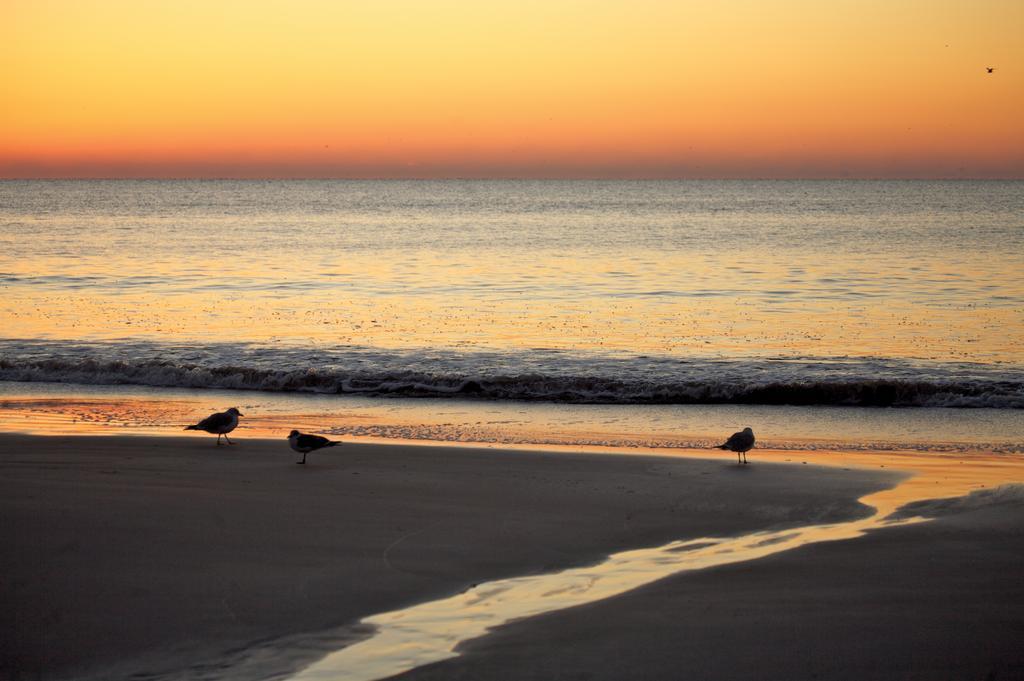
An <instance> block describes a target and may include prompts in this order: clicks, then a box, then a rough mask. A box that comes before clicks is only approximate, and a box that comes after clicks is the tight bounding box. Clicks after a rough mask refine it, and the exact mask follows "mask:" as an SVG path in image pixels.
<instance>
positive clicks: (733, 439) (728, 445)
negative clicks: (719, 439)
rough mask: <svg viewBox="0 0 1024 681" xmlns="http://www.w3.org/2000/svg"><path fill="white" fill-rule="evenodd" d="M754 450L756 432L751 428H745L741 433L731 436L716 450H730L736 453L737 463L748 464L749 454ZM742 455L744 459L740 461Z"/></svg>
mask: <svg viewBox="0 0 1024 681" xmlns="http://www.w3.org/2000/svg"><path fill="white" fill-rule="evenodd" d="M753 448H754V431H753V430H751V429H750V428H744V429H743V430H742V431H741V432H739V433H733V434H732V435H730V436H729V439H728V440H726V441H725V443H724V444H720V445H718V447H716V449H728V450H729V451H731V452H736V463H746V462H747V452H749V451H750V450H751V449H753ZM741 455H742V457H743V459H742V460H741V459H740V456H741Z"/></svg>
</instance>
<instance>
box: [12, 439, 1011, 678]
mask: <svg viewBox="0 0 1024 681" xmlns="http://www.w3.org/2000/svg"><path fill="white" fill-rule="evenodd" d="M691 454H692V453H691ZM791 454H792V453H788V454H781V453H780V454H772V453H769V452H761V453H759V460H756V463H754V464H752V465H751V466H748V467H738V466H736V465H735V463H734V461H735V460H734V459H733V458H731V456H730V455H728V454H724V453H723V454H722V455H719V454H717V453H713V454H707V453H705V454H704V456H709V457H713V458H707V459H700V458H691V457H656V456H641V455H628V456H622V455H609V454H574V453H566V452H527V451H510V450H500V449H473V448H466V447H422V446H413V445H370V444H346V445H345V446H343V447H341V448H336V449H334V450H331V451H330V452H329V453H324V454H314V455H313V456H311V463H310V464H309V465H307V466H304V467H303V466H296V465H295V464H294V453H293V452H291V451H290V450H288V449H287V446H286V444H285V443H284V442H283V441H270V440H247V439H243V440H241V441H240V443H239V444H238V445H236V446H234V447H215V446H214V445H213V443H212V441H211V440H210V439H208V438H199V437H193V438H180V437H148V438H147V437H51V438H45V437H33V436H19V435H3V436H0V470H2V475H0V504H2V509H3V510H2V517H3V519H4V522H3V524H2V529H0V531H2V541H3V545H4V546H5V547H6V550H5V551H4V552H3V554H2V555H3V557H2V559H0V560H2V566H0V567H2V573H3V575H4V580H3V582H2V586H0V601H2V604H3V607H0V639H2V640H3V642H4V643H3V647H2V653H0V676H2V677H3V678H10V679H21V678H31V679H36V678H38V679H69V678H108V679H109V678H127V677H129V676H133V675H144V677H145V678H211V679H212V678H257V677H258V678H285V677H286V676H287V674H288V673H290V672H294V671H297V670H299V669H301V668H303V667H305V666H306V665H308V664H310V663H311V662H313V661H315V660H316V659H317V658H320V657H322V656H323V655H325V654H326V653H329V652H331V651H333V650H335V649H337V648H341V647H343V646H344V645H345V642H346V640H352V641H354V640H358V639H359V638H363V637H365V636H366V635H367V634H368V631H367V630H366V627H360V626H359V625H358V623H359V620H360V619H362V618H364V617H366V616H369V615H373V614H375V613H380V612H385V611H389V610H394V609H397V608H402V607H405V606H409V605H413V604H416V603H420V602H423V601H428V600H431V599H436V598H442V597H445V596H449V595H451V594H456V593H459V592H461V591H464V590H466V589H467V588H470V587H472V586H473V585H475V584H478V583H480V582H483V581H487V580H494V579H500V578H505V577H512V576H518V575H528V574H537V573H544V572H553V571H558V570H561V569H564V568H567V567H572V566H580V565H587V564H589V563H593V562H595V561H598V560H600V559H601V558H603V557H604V556H606V555H608V554H610V553H613V552H616V551H622V550H626V549H633V548H643V547H650V546H657V545H660V544H664V543H666V542H669V541H672V540H678V539H688V538H698V537H707V536H719V537H720V536H731V535H739V534H743V533H749V532H754V531H757V530H763V529H770V528H771V529H777V528H784V527H797V526H803V525H808V524H815V523H831V522H842V521H846V520H852V519H855V518H863V517H865V516H868V515H870V514H871V509H870V508H869V507H868V506H866V505H864V504H862V503H859V502H858V501H857V500H858V499H859V498H861V497H865V498H866V500H871V499H872V498H873V497H872V495H875V497H878V496H879V495H882V496H884V495H886V494H889V495H892V494H893V493H894V492H892V491H891V490H892V489H893V488H894V487H896V486H897V485H898V484H899V483H906V481H907V480H908V473H905V472H900V471H898V470H896V469H895V465H898V464H899V459H898V458H895V459H894V457H892V456H891V455H886V456H885V457H882V458H879V459H872V458H871V457H870V456H867V455H853V456H856V457H858V458H857V460H858V461H859V462H861V463H862V464H863V466H864V467H851V466H846V465H845V464H846V462H845V461H843V460H839V459H836V460H830V461H832V463H836V464H838V465H833V466H829V467H825V466H817V465H805V464H804V463H803V461H790V462H789V463H786V462H785V460H786V459H788V458H791ZM805 458H806V457H805ZM773 459H774V460H775V461H774V462H773V461H772V460H773ZM880 461H888V462H889V466H888V467H887V468H884V469H883V468H882V466H885V465H886V464H885V463H880ZM812 463H813V462H812ZM989 465H990V466H991V469H990V470H989V473H988V475H989V478H985V480H987V481H988V482H991V481H992V480H999V479H1003V478H1005V477H1006V475H1007V474H1006V471H1005V470H1004V469H1005V467H1006V466H1007V465H1012V462H1011V464H1006V462H1005V461H1004V462H1000V461H996V462H995V463H992V462H989ZM907 467H909V466H907V465H905V466H904V468H907ZM925 468H926V467H925ZM973 468H974V469H977V468H978V467H977V466H974V467H973ZM922 470H924V469H922ZM943 471H944V472H945V473H950V475H949V476H945V477H944V478H943V479H948V480H950V481H952V482H951V484H952V486H953V487H952V488H950V489H953V488H955V489H957V490H959V491H964V490H965V489H967V487H969V486H971V485H973V486H974V487H975V488H979V485H980V483H978V480H979V479H981V478H978V477H977V476H974V477H972V476H969V475H968V476H963V475H960V476H957V475H952V473H960V472H962V471H963V464H958V463H956V462H955V461H950V462H948V465H947V466H946V468H945V469H943ZM928 475H929V474H926V475H922V474H920V473H919V474H918V475H917V477H916V478H914V480H919V481H922V482H924V483H927V484H933V483H937V480H938V478H939V477H942V476H938V475H936V473H935V471H932V473H931V474H930V475H931V477H933V478H936V480H935V481H933V480H930V479H928ZM982 477H984V476H982ZM971 481H973V482H971ZM919 486H920V485H919ZM908 487H909V488H911V489H913V484H909V485H908V484H903V485H901V486H900V487H898V488H897V489H900V490H902V489H907V488H908ZM989 488H990V487H987V488H986V489H989ZM937 489H941V490H943V491H945V490H946V488H944V487H940V486H937ZM912 494H913V495H914V496H917V497H921V495H922V492H921V491H920V489H917V490H916V491H913V492H912ZM937 496H943V494H937ZM946 496H948V495H946ZM1018 499H1019V497H1017V496H1015V495H1013V494H1008V495H1003V496H1000V497H999V499H998V503H994V504H993V503H982V504H976V506H977V508H973V507H972V508H968V509H966V510H964V509H958V508H956V507H954V508H952V509H950V508H943V509H939V510H936V509H933V508H931V507H928V508H925V509H922V511H921V512H922V513H925V514H939V515H940V517H939V519H938V520H935V521H933V522H930V523H926V524H920V525H913V526H909V527H900V528H893V529H886V530H883V531H880V532H877V533H874V534H872V535H869V536H868V537H864V538H860V539H855V540H851V541H842V542H830V543H827V544H823V545H815V546H812V547H807V548H805V549H801V550H798V551H791V552H784V553H781V554H777V555H776V556H772V557H769V558H767V559H763V560H760V561H754V562H749V563H739V564H736V565H732V566H725V567H722V568H716V569H711V570H707V571H703V572H699V573H688V574H686V575H683V576H679V577H675V578H670V579H666V580H662V581H660V582H656V583H655V584H652V585H650V586H648V587H645V588H643V589H640V590H637V591H633V592H629V593H627V594H625V595H623V596H620V597H617V598H612V599H608V600H606V601H602V602H598V603H594V604H590V605H587V606H584V607H581V608H573V609H570V610H567V611H563V612H558V613H553V614H550V615H546V616H543V617H539V618H531V619H528V620H524V621H521V622H515V623H512V624H510V625H508V626H506V627H502V628H500V629H499V630H498V631H497V633H495V634H493V635H489V636H487V637H484V638H482V639H479V640H477V641H473V642H471V643H469V644H467V645H464V646H462V647H461V648H460V652H463V653H464V654H463V655H462V656H461V657H459V658H457V659H453V660H449V661H446V662H442V663H439V664H436V665H431V666H428V667H425V668H422V669H418V670H414V671H412V672H409V673H408V674H407V676H408V677H409V678H439V679H440V678H467V679H469V678H509V679H520V678H538V679H539V678H566V679H568V678H572V679H577V678H608V679H615V678H619V679H621V678H636V679H641V678H644V679H646V678H651V679H656V678H670V677H672V676H674V675H675V674H676V673H678V672H679V670H681V669H688V670H694V671H695V672H697V671H699V673H698V676H699V677H700V678H723V679H724V678H782V677H787V678H812V677H813V678H836V679H838V678H852V677H855V676H857V677H860V678H863V677H865V676H867V677H871V678H883V677H884V678H918V677H917V676H913V674H918V673H925V676H927V677H929V678H937V677H935V676H934V675H930V674H928V673H926V672H929V671H937V670H943V669H946V667H947V666H948V665H952V667H951V668H952V669H955V670H957V673H956V674H955V675H954V676H951V677H950V678H986V677H985V674H987V673H989V671H993V670H994V671H995V672H997V673H998V676H994V677H991V678H999V679H1003V678H1013V675H1014V674H1018V675H1019V674H1020V673H1021V669H1022V668H1021V666H1020V665H1021V661H1022V657H1024V656H1022V655H1021V654H1020V653H1019V652H1017V648H1018V647H1019V646H1017V645H1016V643H1017V642H1018V641H1019V634H1020V633H1021V630H1022V628H1024V620H1022V618H1021V617H1020V616H1019V612H1020V611H1021V608H1020V606H1021V605H1024V589H1022V587H1021V584H1022V581H1021V580H1020V577H1021V574H1022V573H1021V570H1020V567H1019V564H1018V563H1017V562H1016V560H1017V557H1019V555H1021V554H1020V549H1021V548H1024V534H1022V532H1021V529H1022V521H1021V520H1020V518H1021V514H1020V510H1021V508H1022V505H1021V504H1020V503H1018V501H1017V500H1018ZM954 639H955V645H951V642H953V641H954ZM252 651H263V653H259V654H257V655H256V656H255V658H254V654H253V653H252ZM968 652H970V653H971V654H968ZM868 653H870V654H868ZM254 659H255V662H254ZM954 662H956V664H953V663H954ZM246 665H248V666H246ZM253 665H255V666H253ZM957 665H959V666H957ZM254 670H258V673H257V672H256V671H254ZM765 670H771V673H769V674H768V675H767V676H765V675H764V674H765ZM883 671H884V672H885V673H884V674H883V673H881V672H883ZM886 674H888V676H886ZM908 674H910V676H908ZM921 678H924V677H921Z"/></svg>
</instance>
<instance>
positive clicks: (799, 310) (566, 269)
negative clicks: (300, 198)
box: [0, 252, 1024, 362]
mask: <svg viewBox="0 0 1024 681" xmlns="http://www.w3.org/2000/svg"><path fill="white" fill-rule="evenodd" d="M447 257H448V262H442V261H438V262H434V261H433V260H432V259H431V258H429V257H426V258H421V259H419V260H417V261H416V262H415V263H412V264H411V263H410V262H402V261H392V260H389V259H388V258H381V257H378V256H376V255H374V254H359V253H349V254H346V255H345V258H344V263H343V264H339V265H338V266H337V267H338V270H337V271H336V272H332V271H331V269H330V267H328V268H326V269H318V270H317V276H318V277H324V278H326V279H327V280H329V279H330V277H332V276H334V275H339V276H341V275H344V276H348V277H351V278H352V280H358V284H359V287H360V288H359V290H352V291H348V292H346V291H345V290H344V289H339V288H337V287H333V288H332V287H326V288H322V289H318V288H299V287H296V288H295V289H293V290H290V289H288V288H287V287H286V286H285V287H283V288H281V290H280V291H274V292H270V293H268V292H267V291H266V290H262V291H260V292H258V293H254V292H253V291H248V290H239V291H234V292H233V291H227V292H225V291H224V290H221V289H218V288H216V287H215V288H214V289H213V290H208V291H203V290H199V288H200V287H197V289H196V290H182V291H170V292H167V291H164V290H161V289H156V290H153V289H150V288H147V287H138V288H132V287H127V286H126V287H125V288H124V289H123V290H120V291H117V292H116V293H115V292H106V291H100V292H94V291H92V290H90V288H89V287H87V286H86V287H82V288H81V289H80V290H79V291H69V290H67V289H64V290H48V289H46V288H45V287H34V288H27V287H20V288H19V289H17V290H16V292H15V293H14V294H13V295H4V296H3V297H2V298H0V318H2V319H4V327H5V328H4V335H5V336H6V337H9V338H48V339H61V340H75V339H79V340H82V339H91V340H110V339H120V338H126V337H132V338H143V339H145V338H155V339H167V338H178V339H207V340H216V341H245V342H255V343H265V342H285V343H313V344H320V343H322V344H333V345H356V346H365V347H375V348H391V349H395V348H417V347H425V346H432V347H447V348H458V349H461V350H472V349H474V348H479V349H514V350H528V349H535V348H545V349H552V350H571V351H597V352H628V353H635V354H646V353H651V354H669V355H671V354H680V355H682V354H685V353H699V354H705V355H707V354H723V355H744V354H747V355H749V354H754V353H766V354H768V355H774V356H787V355H832V356H891V357H915V358H921V359H945V360H950V359H952V360H957V359H962V358H965V357H970V358H976V359H977V358H983V359H984V360H985V361H1010V362H1024V340H1022V338H1021V336H1020V335H1019V334H1014V333H1009V332H1007V330H1009V329H1014V328H1019V326H1020V323H1021V322H1020V311H1019V310H1018V309H1016V308H1014V307H1011V306H994V305H974V304H969V303H967V302H964V301H961V302H957V303H953V304H948V305H934V306H922V305H920V304H919V303H917V302H915V301H913V300H909V299H907V300H901V299H900V298H899V297H892V296H891V295H886V297H885V300H884V304H880V303H878V302H875V301H873V300H872V299H871V298H865V299H864V300H865V302H864V303H863V304H858V303H856V302H853V303H851V302H850V300H849V299H847V300H843V301H837V300H836V299H834V298H830V297H828V295H827V288H822V293H823V294H824V295H823V297H822V298H820V299H813V298H802V299H799V300H794V299H792V298H786V297H783V296H781V295H780V297H779V298H778V300H777V301H776V303H775V304H772V303H770V301H769V302H768V303H766V302H765V294H764V293H763V290H759V289H763V288H764V287H770V286H773V285H783V284H782V283H781V282H784V281H785V279H786V276H787V268H789V267H791V264H790V263H788V262H787V261H786V260H785V259H783V258H773V257H771V255H767V256H766V257H765V258H763V259H762V260H761V261H760V262H757V263H754V262H750V263H744V262H742V261H740V262H739V265H738V266H737V267H740V266H746V267H756V268H757V274H744V273H742V272H738V271H737V272H733V273H729V272H728V270H723V265H724V263H725V261H727V259H728V258H730V257H732V256H731V255H730V254H725V255H724V256H721V257H718V256H708V257H694V256H693V255H691V254H684V253H681V254H666V255H665V256H664V257H662V258H661V259H654V258H652V259H651V260H650V261H649V262H645V263H641V264H640V265H633V266H632V267H633V269H634V270H640V271H642V275H643V282H642V285H644V286H651V285H655V284H658V283H660V285H662V286H664V287H666V289H667V290H666V292H665V295H648V293H650V292H648V291H639V292H638V295H629V289H628V287H625V286H624V290H625V291H626V294H624V295H616V296H610V297H609V296H603V295H601V293H600V292H595V291H597V287H599V286H601V285H604V283H605V281H606V280H605V279H603V278H602V277H604V276H605V273H607V272H609V271H612V270H614V269H615V268H616V266H617V265H618V266H619V267H621V263H617V262H616V261H615V259H614V258H612V257H610V256H609V257H604V256H602V257H598V258H594V257H580V258H557V259H556V258H553V257H545V256H543V255H536V256H535V257H534V258H533V260H532V261H531V262H527V263H524V262H521V261H518V260H516V259H514V258H508V257H506V256H505V254H499V255H497V256H494V257H488V255H487V254H486V253H482V252H478V253H469V254H465V255H459V254H455V253H453V254H451V255H450V256H447ZM6 266H7V267H8V268H9V270H10V272H11V274H13V275H14V276H26V277H30V276H32V275H33V274H36V273H40V272H55V273H59V272H61V271H62V269H63V268H66V267H67V264H66V263H62V262H60V261H59V259H54V260H53V261H52V262H49V261H47V259H46V258H43V259H41V260H39V261H31V260H30V261H12V262H10V263H8V264H7V265H6ZM191 266H192V265H191V264H190V263H189V262H188V261H184V262H177V263H171V264H161V263H160V262H154V263H152V264H150V263H148V262H147V263H145V265H144V266H143V265H140V263H139V262H138V261H137V260H136V259H135V258H134V254H124V255H116V254H115V255H112V256H111V258H110V259H109V261H108V262H96V263H84V264H76V265H75V270H74V272H73V274H75V275H76V276H83V277H87V276H89V275H98V276H104V277H116V276H118V275H119V273H123V274H124V275H125V276H127V275H138V276H150V277H153V278H154V280H159V279H161V278H164V277H165V275H166V278H167V279H168V280H172V279H173V277H172V276H170V275H172V274H179V273H180V270H182V268H186V269H187V268H188V267H191ZM201 266H203V267H205V266H207V263H202V264H201ZM196 267H199V265H196ZM262 267H263V266H262V264H253V265H246V264H244V263H243V264H240V265H239V264H233V263H231V262H225V265H224V268H218V267H216V266H215V265H213V266H212V268H213V269H211V270H210V272H211V273H212V272H216V273H217V276H218V277H221V278H223V280H225V281H227V280H231V281H240V282H262V281H265V280H266V274H267V273H266V271H265V270H264V269H262ZM924 267H925V270H926V271H924V272H922V273H921V274H919V275H918V276H919V277H920V278H921V279H927V278H928V276H929V273H928V272H927V264H924ZM960 268H961V269H960V271H959V276H962V277H963V278H964V280H965V281H973V280H977V281H981V280H982V279H983V278H984V277H985V276H987V275H988V273H987V272H985V271H983V270H981V269H980V268H978V269H977V271H972V270H970V269H967V268H965V267H963V266H962V265H961V266H960ZM531 271H534V272H535V273H536V274H535V277H536V281H537V282H538V285H539V286H543V285H544V284H547V283H551V284H553V285H552V286H550V291H552V292H558V293H560V296H561V297H555V298H544V297H537V296H533V295H523V294H522V293H521V292H519V290H518V288H517V287H518V286H519V285H521V284H522V283H523V282H524V281H529V279H530V277H531V274H530V272H531ZM479 273H486V276H480V277H477V275H478V274H479ZM552 273H557V276H558V277H559V279H558V281H557V282H546V281H545V278H546V277H551V276H553V274H552ZM833 273H834V269H830V267H829V265H828V264H823V265H821V266H820V269H819V270H814V269H809V270H808V272H807V273H806V275H805V276H806V277H807V279H808V280H813V279H815V278H819V277H826V276H828V275H829V274H833ZM936 276H938V273H936ZM881 279H882V278H881V277H880V280H881ZM503 281H516V282H518V284H517V286H513V287H511V288H510V290H509V291H508V292H507V293H501V292H500V291H498V292H495V291H494V287H495V286H498V285H500V284H501V282H503ZM403 282H408V286H409V288H404V286H403ZM460 282H464V283H465V285H464V286H461V290H460ZM287 283H289V282H288V281H287V280H286V279H282V284H287ZM1001 283H1002V284H1003V285H1004V286H1006V285H1007V284H1008V282H1007V281H1003V282H1001ZM554 284H558V285H563V284H564V288H563V289H562V291H559V286H557V285H554ZM877 285H880V284H877ZM1013 285H1014V286H1015V287H1016V288H1015V289H1012V290H1010V289H1006V290H1005V293H1006V295H1007V296H1010V297H1014V298H1017V299H1020V298H1022V297H1024V280H1019V281H1017V283H1016V284H1013ZM857 286H858V288H860V289H862V290H864V291H865V292H867V293H869V294H871V293H873V292H875V289H874V288H873V287H875V286H876V283H875V282H871V281H865V282H863V283H862V284H857ZM413 287H416V288H419V289H421V290H420V291H417V290H415V288H413ZM683 287H686V288H683ZM702 290H706V293H707V295H703V294H702ZM878 292H879V293H886V292H885V291H881V290H879V291H878ZM403 293H407V295H401V294H403ZM680 294H681V295H680Z"/></svg>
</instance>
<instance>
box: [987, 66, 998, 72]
mask: <svg viewBox="0 0 1024 681" xmlns="http://www.w3.org/2000/svg"><path fill="white" fill-rule="evenodd" d="M995 70H996V67H994V66H986V67H985V71H986V72H987V73H993V72H994V71H995Z"/></svg>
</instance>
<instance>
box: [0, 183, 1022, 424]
mask: <svg viewBox="0 0 1024 681" xmlns="http://www.w3.org/2000/svg"><path fill="white" fill-rule="evenodd" d="M1022 273H1024V183H1022V182H1013V181H1007V182H996V181H984V182H971V181H969V182H923V181H922V182H916V181H912V182H881V181H880V182H866V181H811V182H803V181H792V182H779V181H767V182H750V181H737V182H729V181H710V182H693V181H687V182H636V181H630V182H595V181H581V182H575V181H557V182H556V181H539V182H533V181H493V182H489V181H412V182H404V181H401V182H400V181H352V182H349V181H267V182H261V181H66V182H63V181H44V182H37V181H7V182H0V292H2V298H0V329H2V330H0V336H2V337H3V338H4V340H2V341H0V380H8V381H49V382H54V381H55V382H62V383H90V384H125V383H131V384H138V385H150V386H171V387H187V388H245V389H256V390H266V391H286V392H304V391H305V392H317V393H327V394H335V395H336V394H352V393H357V394H360V395H369V396H380V395H396V396H407V397H408V396H431V397H437V396H446V397H453V396H454V397H463V398H466V399H469V400H480V399H482V398H501V399H506V400H518V401H523V400H526V401H547V402H556V403H604V404H628V405H637V404H650V403H657V404H719V403H726V404H728V403H732V404H748V405H750V404H752V405H757V404H771V405H785V404H792V405H839V406H843V405H846V406H924V407H989V408H996V409H1007V408H1012V409H1016V408H1020V407H1024V274H1022Z"/></svg>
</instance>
